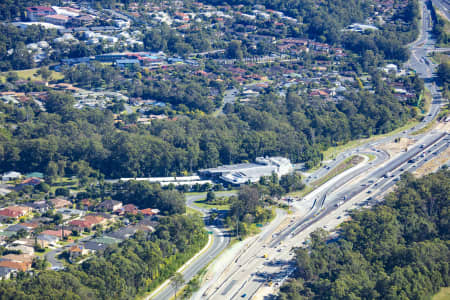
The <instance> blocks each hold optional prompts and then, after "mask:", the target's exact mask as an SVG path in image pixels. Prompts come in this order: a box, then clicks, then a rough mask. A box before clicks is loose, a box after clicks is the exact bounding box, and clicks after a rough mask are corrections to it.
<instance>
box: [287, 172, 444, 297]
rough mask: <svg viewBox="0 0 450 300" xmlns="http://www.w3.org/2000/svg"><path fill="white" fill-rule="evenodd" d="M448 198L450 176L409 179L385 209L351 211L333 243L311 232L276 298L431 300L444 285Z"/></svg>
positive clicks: (398, 189) (407, 177) (324, 236)
mask: <svg viewBox="0 0 450 300" xmlns="http://www.w3.org/2000/svg"><path fill="white" fill-rule="evenodd" d="M449 195H450V171H448V170H442V171H439V172H437V173H436V174H432V175H428V176H426V177H424V178H421V179H415V178H413V177H412V176H411V175H409V174H407V175H406V176H404V178H403V179H402V181H401V182H400V184H399V187H398V188H397V190H396V191H395V192H394V193H392V194H390V195H389V196H387V197H386V201H385V203H384V204H382V205H379V206H377V207H375V208H374V209H373V210H370V209H366V210H363V211H359V212H354V213H352V214H351V217H352V220H351V221H349V222H346V223H344V224H343V225H342V226H341V230H340V233H339V237H338V240H337V241H335V242H331V243H327V242H326V238H327V236H326V233H325V232H324V231H318V232H315V233H314V234H312V235H311V242H310V247H309V249H307V248H299V249H298V250H296V260H297V267H298V269H297V273H296V277H297V279H295V280H293V281H291V282H289V283H288V284H286V285H284V286H283V287H282V288H281V294H280V296H279V299H429V297H430V295H432V294H434V293H436V292H437V291H438V290H439V289H440V287H443V286H448V285H449V280H450V277H449V263H448V261H449V259H448V258H449V255H450V251H449V238H450V232H449V214H448V212H449V205H450V198H449Z"/></svg>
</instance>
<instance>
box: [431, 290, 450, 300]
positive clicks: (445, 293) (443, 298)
mask: <svg viewBox="0 0 450 300" xmlns="http://www.w3.org/2000/svg"><path fill="white" fill-rule="evenodd" d="M448 299H450V287H443V288H441V290H440V291H439V293H437V294H436V295H434V296H433V298H431V300H448Z"/></svg>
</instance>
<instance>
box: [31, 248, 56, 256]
mask: <svg viewBox="0 0 450 300" xmlns="http://www.w3.org/2000/svg"><path fill="white" fill-rule="evenodd" d="M52 250H53V249H50V248H45V250H44V252H39V251H35V252H34V254H35V255H36V256H39V257H43V256H44V255H45V254H47V253H48V252H50V251H52Z"/></svg>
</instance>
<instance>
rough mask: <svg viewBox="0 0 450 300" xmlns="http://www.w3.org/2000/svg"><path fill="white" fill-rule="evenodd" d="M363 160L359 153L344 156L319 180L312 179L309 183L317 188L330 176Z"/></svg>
mask: <svg viewBox="0 0 450 300" xmlns="http://www.w3.org/2000/svg"><path fill="white" fill-rule="evenodd" d="M363 160H364V158H363V157H362V156H360V155H353V156H350V157H348V158H346V159H345V160H344V161H343V162H341V163H340V164H339V165H337V166H336V167H334V168H333V169H332V170H331V171H330V172H328V174H327V175H326V176H324V177H322V178H320V179H319V180H316V181H314V182H313V183H312V184H311V185H312V186H313V187H314V188H317V187H319V186H321V185H322V184H324V183H325V182H327V181H328V180H330V179H331V178H333V177H335V176H337V175H339V174H341V173H342V172H344V171H346V170H348V169H350V168H351V167H354V166H356V165H357V164H359V163H360V162H362V161H363Z"/></svg>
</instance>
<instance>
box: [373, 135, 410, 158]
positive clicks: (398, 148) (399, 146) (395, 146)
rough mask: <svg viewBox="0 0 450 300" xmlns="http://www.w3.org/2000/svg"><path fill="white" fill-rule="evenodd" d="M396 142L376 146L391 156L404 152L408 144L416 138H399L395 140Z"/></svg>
mask: <svg viewBox="0 0 450 300" xmlns="http://www.w3.org/2000/svg"><path fill="white" fill-rule="evenodd" d="M396 141H397V142H395V141H394V142H390V143H387V144H383V145H380V146H379V147H378V148H379V149H381V150H384V151H386V152H387V153H389V155H391V156H393V155H396V154H398V153H400V152H404V151H405V149H407V148H408V147H409V146H411V145H413V144H414V143H415V142H416V140H414V139H410V138H400V139H397V140H396Z"/></svg>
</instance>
